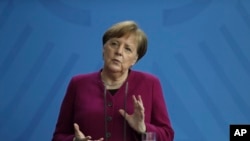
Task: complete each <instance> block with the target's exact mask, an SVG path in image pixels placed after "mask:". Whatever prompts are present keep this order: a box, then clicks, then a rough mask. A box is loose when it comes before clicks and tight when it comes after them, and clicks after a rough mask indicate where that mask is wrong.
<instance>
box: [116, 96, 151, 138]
mask: <svg viewBox="0 0 250 141" xmlns="http://www.w3.org/2000/svg"><path fill="white" fill-rule="evenodd" d="M132 98H133V103H134V113H133V114H132V115H129V114H128V113H127V112H125V111H124V110H123V109H120V110H119V112H120V114H121V115H122V116H123V117H124V118H125V119H126V120H127V122H128V124H129V125H130V127H131V128H133V129H134V130H135V131H137V132H138V133H145V132H146V125H145V122H144V118H145V114H144V106H143V102H142V99H141V96H140V95H139V96H138V98H136V97H135V96H134V95H133V96H132Z"/></svg>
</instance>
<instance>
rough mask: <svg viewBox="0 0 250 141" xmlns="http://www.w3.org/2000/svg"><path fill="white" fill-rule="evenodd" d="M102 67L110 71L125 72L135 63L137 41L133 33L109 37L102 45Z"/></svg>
mask: <svg viewBox="0 0 250 141" xmlns="http://www.w3.org/2000/svg"><path fill="white" fill-rule="evenodd" d="M103 58H104V69H108V70H109V71H112V72H121V73H124V72H127V71H128V69H129V68H130V67H131V66H133V65H134V64H135V63H136V60H137V58H138V55H137V42H136V38H135V35H133V34H129V35H126V36H123V37H121V38H111V39H109V40H108V41H107V42H106V43H105V44H104V47H103Z"/></svg>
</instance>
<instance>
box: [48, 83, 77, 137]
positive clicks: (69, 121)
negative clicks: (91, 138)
mask: <svg viewBox="0 0 250 141" xmlns="http://www.w3.org/2000/svg"><path fill="white" fill-rule="evenodd" d="M74 100H75V85H74V82H73V78H72V79H71V81H70V83H69V85H68V87H67V90H66V94H65V96H64V99H63V101H62V104H61V108H60V113H59V116H58V119H57V123H56V127H55V131H54V134H53V137H52V141H73V138H74V127H73V119H74Z"/></svg>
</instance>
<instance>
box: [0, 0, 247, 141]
mask: <svg viewBox="0 0 250 141" xmlns="http://www.w3.org/2000/svg"><path fill="white" fill-rule="evenodd" d="M123 20H134V21H136V22H137V23H138V24H139V26H140V27H141V28H142V29H143V30H144V31H145V32H146V34H147V35H148V39H149V48H148V52H147V54H146V56H145V57H144V58H143V59H142V60H140V62H138V63H137V64H136V66H135V67H134V68H133V69H135V70H141V71H145V72H150V73H152V74H154V75H156V76H158V77H159V79H160V80H161V83H162V87H163V91H164V97H165V100H166V103H167V107H168V110H169V114H170V118H171V121H172V125H173V128H174V130H175V141H228V140H229V125H230V124H249V123H250V112H249V109H250V103H249V99H250V1H248V0H178V1H176V0H148V1H144V0H126V1H124V0H105V1H102V0H74V1H70V0H0V138H1V140H4V141H17V140H18V141H20V140H21V141H34V140H36V141H48V140H51V137H52V134H53V131H54V128H55V124H56V120H57V116H58V113H59V108H60V104H61V102H62V99H63V97H64V94H65V90H66V88H67V85H68V82H69V80H70V78H71V77H72V76H74V75H77V74H81V73H89V72H92V71H98V70H99V69H101V67H102V63H103V62H102V53H101V51H102V41H101V38H102V35H103V32H105V31H106V29H107V28H108V27H110V26H111V25H113V24H114V23H116V22H119V21H123Z"/></svg>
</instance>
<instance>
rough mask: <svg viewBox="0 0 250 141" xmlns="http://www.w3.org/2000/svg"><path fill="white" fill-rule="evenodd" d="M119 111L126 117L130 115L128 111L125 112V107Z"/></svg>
mask: <svg viewBox="0 0 250 141" xmlns="http://www.w3.org/2000/svg"><path fill="white" fill-rule="evenodd" d="M119 113H120V114H121V115H122V116H123V117H124V118H125V119H127V117H128V116H129V115H128V113H127V112H125V111H124V110H123V109H120V110H119Z"/></svg>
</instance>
